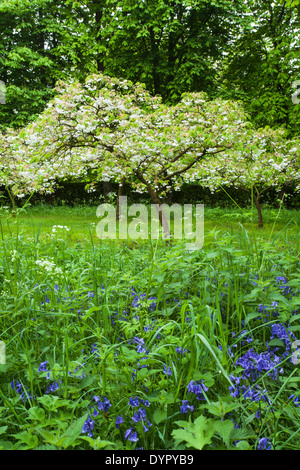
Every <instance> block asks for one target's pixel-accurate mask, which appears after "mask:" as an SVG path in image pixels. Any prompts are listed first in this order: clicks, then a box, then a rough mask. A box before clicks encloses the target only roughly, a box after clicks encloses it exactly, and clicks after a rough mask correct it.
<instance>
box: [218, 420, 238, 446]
mask: <svg viewBox="0 0 300 470" xmlns="http://www.w3.org/2000/svg"><path fill="white" fill-rule="evenodd" d="M233 428H234V424H233V422H232V421H231V420H230V419H226V420H225V421H222V420H219V421H215V422H214V429H215V431H216V432H217V433H218V434H219V436H220V437H221V438H222V439H223V441H224V443H225V445H226V446H227V447H229V446H230V435H231V432H232V430H233Z"/></svg>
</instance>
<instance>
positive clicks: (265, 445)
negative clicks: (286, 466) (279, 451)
mask: <svg viewBox="0 0 300 470" xmlns="http://www.w3.org/2000/svg"><path fill="white" fill-rule="evenodd" d="M257 450H271V442H270V439H269V438H268V437H263V438H262V439H260V440H259V441H258V446H257Z"/></svg>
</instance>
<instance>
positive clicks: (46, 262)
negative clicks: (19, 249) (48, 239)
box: [35, 258, 62, 274]
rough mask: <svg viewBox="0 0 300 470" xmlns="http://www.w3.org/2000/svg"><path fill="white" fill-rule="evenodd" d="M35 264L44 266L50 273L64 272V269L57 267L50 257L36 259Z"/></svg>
mask: <svg viewBox="0 0 300 470" xmlns="http://www.w3.org/2000/svg"><path fill="white" fill-rule="evenodd" d="M52 259H53V258H52ZM35 264H37V265H38V266H40V267H41V268H43V269H44V270H45V271H46V273H48V274H62V269H61V268H59V267H57V266H56V264H55V263H54V262H53V261H51V260H49V259H44V260H39V259H38V260H36V262H35Z"/></svg>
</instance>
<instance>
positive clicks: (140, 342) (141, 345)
mask: <svg viewBox="0 0 300 470" xmlns="http://www.w3.org/2000/svg"><path fill="white" fill-rule="evenodd" d="M133 342H134V343H135V344H137V347H136V348H135V349H136V351H137V352H138V353H139V354H141V353H147V350H146V348H145V341H144V340H143V338H138V337H137V336H134V338H133Z"/></svg>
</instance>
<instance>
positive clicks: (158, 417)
mask: <svg viewBox="0 0 300 470" xmlns="http://www.w3.org/2000/svg"><path fill="white" fill-rule="evenodd" d="M167 416H168V413H167V410H160V409H158V410H155V412H154V414H153V420H154V422H155V423H156V424H159V423H161V422H162V421H165V419H166V418H167Z"/></svg>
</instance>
